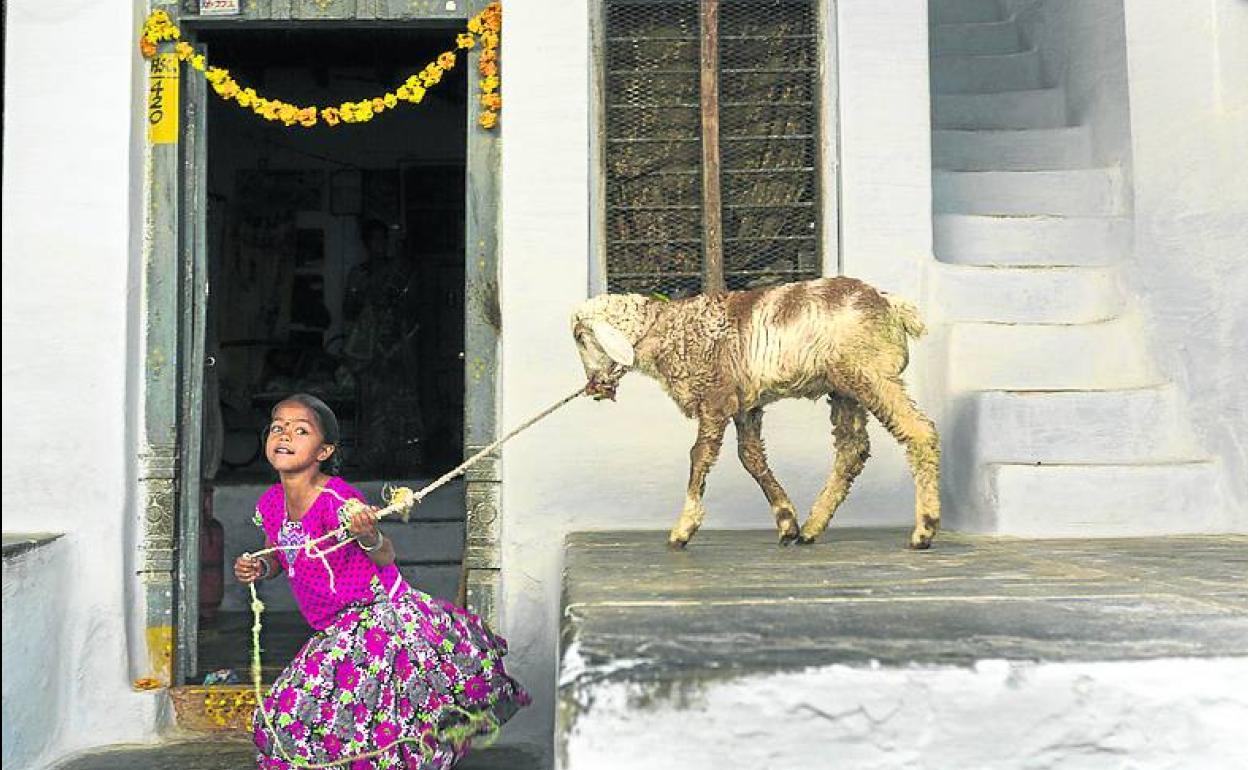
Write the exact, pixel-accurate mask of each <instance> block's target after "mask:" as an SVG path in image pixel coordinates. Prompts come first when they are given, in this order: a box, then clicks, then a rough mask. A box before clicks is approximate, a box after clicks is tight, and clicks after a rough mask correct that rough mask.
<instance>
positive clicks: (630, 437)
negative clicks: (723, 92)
mask: <svg viewBox="0 0 1248 770" xmlns="http://www.w3.org/2000/svg"><path fill="white" fill-rule="evenodd" d="M557 5H558V7H557V9H553V10H552V4H551V3H523V4H521V3H513V4H511V5H510V6H508V9H507V22H506V24H507V29H506V40H507V42H506V46H507V54H506V57H507V58H506V65H505V66H506V73H505V79H504V83H505V85H504V89H505V91H506V92H507V93H509V94H511V96H510V97H508V101H507V109H506V111H505V113H504V117H503V123H502V127H503V186H502V217H503V225H502V233H501V236H502V237H501V239H500V240H501V242H502V244H503V245H502V249H503V251H502V273H503V274H502V303H503V304H502V307H503V364H502V367H503V368H502V375H503V393H502V404H503V423H504V425H505V426H511V425H514V424H517V423H519V422H520V421H522V420H523V419H525V418H526V417H528V416H529V415H530V414H532V413H533V412H535V411H537V410H539V409H540V408H542V407H544V406H546V405H548V404H549V403H551V402H553V401H555V400H557V399H558V398H559V397H560V396H563V395H565V394H567V393H569V392H570V391H572V390H573V389H574V388H576V387H578V386H580V385H582V384H583V381H584V375H583V373H582V371H581V369H580V364H579V362H578V360H577V358H576V356H575V353H574V351H573V346H572V341H571V336H570V331H569V327H568V316H569V312H570V311H571V309H572V308H573V307H574V306H575V305H576V304H577V303H578V302H580V301H582V300H583V299H584V298H585V297H586V294H587V288H586V287H587V284H588V281H589V278H588V269H589V252H588V242H589V225H590V206H591V205H592V201H591V190H592V187H591V169H590V168H589V167H588V165H587V163H586V158H587V156H588V151H589V139H588V132H589V130H590V125H589V119H588V115H589V109H588V107H589V105H588V101H587V99H588V94H589V67H590V66H592V64H593V63H592V62H590V50H589V45H588V43H589V25H590V23H591V20H590V18H589V17H588V14H587V12H586V10H585V8H584V7H583V5H584V4H575V3H573V4H567V3H561V4H557ZM833 7H834V6H833V4H831V3H829V4H828V8H829V9H832V8H833ZM839 7H840V12H839V17H838V19H837V21H838V27H839V32H840V60H841V61H840V65H841V68H842V72H843V73H844V74H843V76H842V77H843V78H849V77H851V76H852V77H854V78H857V79H858V82H857V83H856V84H855V85H854V86H853V87H852V88H850V89H849V90H848V91H847V92H846V93H844V94H843V95H842V107H841V109H842V121H843V125H844V128H843V130H844V136H843V139H842V146H843V152H844V158H845V168H844V180H843V185H844V194H843V199H844V205H845V224H844V242H845V265H846V268H847V272H850V273H852V274H854V275H857V276H859V277H862V278H864V279H866V280H869V281H872V282H874V283H877V284H878V285H880V286H881V287H882V288H887V289H891V290H895V291H897V292H899V293H903V294H907V295H909V296H913V297H915V298H916V299H917V298H918V295H919V293H920V290H921V267H922V264H923V262H924V261H925V260H927V259H930V252H931V248H930V242H931V235H930V231H931V209H930V202H929V196H930V182H929V178H928V167H929V160H928V157H929V156H928V145H929V135H928V132H929V128H928V120H927V115H928V107H927V104H928V96H927V90H928V82H927V44H926V34H927V33H926V30H927V8H926V2H925V0H889V1H888V2H878V1H877V0H842V2H840V3H839ZM581 63H585V66H580V65H581ZM563 64H570V65H572V66H562V65H563ZM521 94H526V95H527V94H532V95H535V97H534V98H522V97H520V96H519V95H521ZM768 414H769V418H768V422H767V423H766V426H765V433H766V437H767V442H768V448H769V453H770V457H771V459H772V461H773V466H774V468H775V470H776V472H777V475H778V476H779V477H780V478H781V480H782V481H783V482H784V483H785V484H786V486H787V487H788V490H789V492H790V494H791V495H792V497H793V498H794V502H795V503H796V504H797V505H798V507H799V509H800V508H805V507H808V506H809V505H810V503H811V502H812V501H813V499H814V496H815V494H816V493H817V492H818V490H819V488H820V487H821V486H822V484H823V482H824V480H825V477H826V475H827V472H828V470H829V469H830V467H831V461H832V453H831V430H830V425H829V422H828V418H827V411H826V406H824V405H823V404H822V403H806V402H801V403H785V404H780V405H777V406H776V407H773V408H772V409H771V410H769V412H768ZM693 437H694V425H693V423H691V422H687V421H685V420H684V418H682V417H681V416H680V414H679V413H678V412H677V410H676V408H675V407H674V406H673V405H671V404H670V403H669V402H668V400H667V398H666V397H665V396H664V395H663V394H662V393H661V392H660V390H659V388H658V386H657V385H655V384H653V383H652V382H650V381H649V380H645V379H642V378H641V377H640V375H632V376H630V377H628V378H626V379H625V380H624V382H623V384H622V386H621V388H620V393H619V401H618V403H615V404H611V403H609V402H604V403H594V402H589V401H584V402H582V401H577V402H574V403H573V404H572V405H571V406H569V407H567V408H565V409H564V410H562V411H561V412H559V413H557V414H556V415H554V416H553V417H551V418H550V419H548V420H547V421H545V422H544V423H542V424H541V425H540V426H538V427H536V428H535V429H533V430H532V431H530V432H529V433H527V434H525V435H523V436H522V437H521V438H519V439H517V440H516V441H515V442H514V443H513V444H511V445H510V446H509V447H508V448H507V449H506V452H505V456H504V486H503V490H504V491H503V495H504V499H503V506H504V512H505V515H504V524H503V526H504V531H503V538H504V545H503V564H504V580H505V584H504V591H503V597H502V613H503V618H504V624H503V625H504V628H503V630H504V632H505V634H506V636H507V637H508V640H509V642H510V644H511V655H510V656H509V663H508V665H509V667H510V668H511V669H512V670H514V672H515V673H516V674H517V675H518V676H519V677H520V678H521V679H522V680H523V681H524V683H525V684H526V685H527V686H528V687H530V688H531V690H532V691H533V694H534V696H535V698H536V702H537V704H538V705H537V706H536V707H534V708H532V709H529V710H527V711H526V712H524V713H523V714H522V715H521V716H519V717H517V719H516V720H515V722H514V723H513V724H511V725H509V727H508V735H507V739H508V740H532V741H534V742H541V743H545V742H546V741H548V740H549V736H550V734H551V730H552V729H553V725H552V719H553V709H552V708H551V706H550V704H551V703H552V702H553V696H554V679H555V672H554V664H555V652H556V647H557V636H556V634H557V628H558V620H559V618H558V608H559V599H560V596H559V592H560V577H561V575H560V570H561V565H560V559H561V552H562V542H563V537H564V535H565V534H566V533H567V532H569V531H573V530H593V529H615V528H623V529H628V528H645V529H653V530H662V531H664V532H665V531H666V530H667V529H668V528H670V527H671V526H672V524H673V523H674V522H675V518H676V515H677V513H678V512H679V510H680V507H681V504H682V502H683V499H684V488H685V482H686V477H687V474H688V453H689V447H690V445H691V444H692V441H693ZM872 438H873V441H874V446H873V455H874V456H873V458H872V460H871V462H870V463H868V465H867V469H866V471H865V472H864V474H863V476H862V477H861V479H860V480H859V482H858V484H857V486H856V487H855V489H854V491H853V492H851V494H850V497H849V499H848V501H847V503H846V506H845V508H844V510H843V511H842V512H841V514H840V515H838V517H837V519H836V520H835V521H834V522H833V525H832V528H831V529H830V530H829V532H828V534H827V537H830V538H835V537H836V528H837V527H838V526H847V525H904V524H906V523H908V522H910V521H912V519H913V492H912V486H911V482H910V479H909V474H908V472H907V471H906V469H905V463H904V456H903V455H902V453H901V451H900V450H899V449H898V448H897V447H896V445H895V443H894V442H893V441H892V440H891V439H889V438H888V437H887V435H886V434H883V433H882V432H880V433H873V436H872ZM733 442H735V438H734V437H733V436H732V433H731V431H730V432H729V436H728V438H727V440H726V442H725V452H724V454H723V456H722V457H721V460H720V463H719V465H718V466H716V468H715V470H714V471H713V472H712V474H711V477H710V481H709V484H708V492H707V508H708V515H707V520H706V523H705V526H706V527H707V528H715V527H721V528H767V527H771V526H772V525H773V522H772V519H771V515H770V513H769V510H768V507H767V504H766V501H765V500H764V498H763V496H762V493H761V492H760V491H759V490H758V488H757V487H756V486H755V484H754V482H753V480H752V479H750V477H749V476H748V475H747V474H746V473H745V472H744V471H743V470H741V468H740V466H739V464H738V462H737V460H736V452H735V447H734V445H733ZM655 537H656V538H662V537H665V535H663V534H658V533H656V535H655ZM690 547H692V548H696V547H697V539H696V537H695V539H694V541H693V543H692V544H691V546H690ZM898 547H901V543H900V542H899V544H898Z"/></svg>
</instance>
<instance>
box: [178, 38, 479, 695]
mask: <svg viewBox="0 0 1248 770" xmlns="http://www.w3.org/2000/svg"><path fill="white" fill-rule="evenodd" d="M453 38H454V34H453V30H449V29H447V30H443V29H437V28H430V27H427V26H425V27H420V28H417V29H413V28H407V29H400V28H371V27H353V28H342V27H334V28H329V27H321V28H313V29H309V28H307V27H301V28H286V29H282V28H260V29H257V28H243V29H230V30H222V29H203V30H200V31H199V34H198V40H199V41H200V42H201V43H203V44H204V45H205V46H206V47H207V52H208V55H209V58H210V60H211V61H212V62H213V63H214V64H216V65H217V66H221V67H224V68H227V69H229V70H230V73H231V74H232V75H233V77H234V78H235V79H237V80H238V81H239V82H240V83H241V84H243V85H244V86H251V87H253V88H255V89H256V90H257V91H258V92H260V93H262V94H264V95H266V96H269V97H272V98H278V99H282V100H284V101H288V102H292V103H296V104H302V105H311V104H315V105H320V106H326V105H335V104H339V103H341V102H344V101H348V100H352V101H356V100H359V99H361V98H364V97H369V96H374V95H380V94H382V93H385V92H387V91H392V90H393V89H394V88H395V86H397V85H398V84H399V83H401V82H402V81H403V80H404V79H405V78H406V77H408V76H409V75H411V74H413V73H415V72H417V71H419V70H420V69H421V68H422V67H423V66H424V65H425V64H426V63H428V62H429V61H431V60H433V59H434V58H435V57H436V56H437V55H438V54H439V53H441V52H442V51H444V50H446V49H447V47H448V45H447V43H448V40H453ZM465 70H466V67H464V66H460V67H457V68H456V69H454V70H451V71H450V72H449V73H448V75H447V78H445V79H444V82H442V83H441V84H439V85H438V86H437V87H436V88H431V89H429V91H428V93H427V94H426V96H425V100H424V102H423V103H422V104H420V105H408V104H401V105H400V106H398V107H397V108H396V109H394V110H392V111H388V112H386V113H383V114H382V115H380V116H378V117H376V118H374V119H373V120H372V121H370V122H368V123H364V124H353V125H340V126H337V127H329V126H325V125H318V126H315V127H313V128H302V127H298V126H295V127H286V126H283V125H282V124H281V123H278V122H270V121H266V120H264V119H262V118H261V117H259V116H257V115H255V114H253V113H252V112H251V111H249V110H244V109H242V108H240V107H239V106H238V105H237V104H234V103H232V102H231V103H227V102H225V101H223V100H221V99H218V98H216V97H215V96H214V95H211V94H210V95H209V101H208V109H207V139H206V146H207V201H206V212H205V216H206V220H207V231H208V233H207V244H208V275H209V278H208V282H209V286H210V294H209V301H208V311H207V314H208V318H207V341H206V350H207V353H208V355H209V356H210V357H211V360H213V362H214V363H213V365H212V366H210V367H209V368H208V370H207V372H208V373H207V382H206V383H205V398H204V402H205V412H206V414H205V451H204V469H203V470H204V478H205V489H206V490H207V496H206V502H207V504H208V505H210V506H211V508H210V510H211V512H212V514H213V515H215V518H216V519H217V521H219V522H220V523H221V525H222V526H223V527H224V543H225V546H224V550H225V553H224V560H225V575H226V578H225V582H226V585H225V597H224V600H223V601H222V603H221V604H220V606H219V609H216V610H213V609H211V608H209V609H207V610H203V609H202V608H203V602H202V601H201V621H200V627H199V634H198V636H199V650H198V664H197V666H196V668H197V671H196V672H195V674H194V678H195V679H196V680H199V679H202V677H203V676H204V675H205V674H206V673H208V672H211V671H214V670H217V669H221V668H233V669H235V670H236V671H237V672H238V673H239V674H240V675H245V672H246V669H247V656H248V655H249V638H248V634H247V628H248V627H249V625H250V621H249V619H247V618H248V617H249V616H248V614H247V612H246V590H245V588H243V587H241V586H239V585H238V584H237V583H235V582H234V581H233V578H232V570H231V565H232V563H233V560H234V559H235V558H236V557H237V555H238V554H239V553H241V552H243V551H246V550H254V549H255V548H257V547H258V542H259V541H258V540H257V538H258V537H260V535H259V533H258V530H256V529H255V527H254V526H252V524H251V521H250V520H251V514H252V506H253V505H254V502H255V499H256V498H257V497H258V496H259V494H260V493H261V492H262V491H263V489H264V487H265V486H267V485H268V484H271V483H273V481H275V477H274V476H273V474H272V471H271V470H270V469H269V467H268V465H267V463H266V462H265V459H264V457H263V453H262V452H261V450H260V446H261V444H260V434H261V431H262V429H263V427H264V426H265V424H266V423H267V420H268V415H269V411H270V410H271V408H272V407H273V405H274V404H275V403H276V402H277V401H279V400H280V399H281V398H282V397H284V396H286V395H288V394H290V393H294V392H300V391H302V392H309V393H313V394H315V395H318V396H320V397H322V398H323V399H324V400H325V401H326V402H328V403H329V404H330V405H331V406H332V407H333V408H334V410H335V412H336V413H337V415H338V417H339V421H340V423H341V426H342V430H343V442H342V447H341V449H342V455H343V459H344V466H343V468H342V470H341V475H342V476H343V477H344V478H346V479H347V480H348V481H350V482H351V483H353V484H355V485H357V486H359V487H361V488H362V489H363V490H364V491H365V492H366V494H368V495H369V496H370V499H372V500H373V501H374V502H377V499H378V497H379V494H380V488H381V486H382V483H383V482H390V483H398V484H404V485H408V486H414V487H417V486H419V485H420V483H421V481H422V480H426V479H429V478H432V477H434V476H436V475H438V474H440V473H441V472H443V471H445V470H448V469H449V468H451V467H453V466H454V465H456V464H457V463H458V462H460V460H461V459H462V447H463V415H464V385H463V383H464V376H463V353H462V351H463V350H464V232H465V230H464V226H465V221H464V219H465V213H464V212H465V197H464V184H465V157H466V133H467V122H466V121H467V118H466V115H467V87H466V83H467V81H466V77H465ZM457 490H458V494H457ZM457 490H456V489H452V490H447V493H446V494H442V493H439V496H438V498H437V499H436V500H435V499H431V500H430V501H429V502H428V503H427V504H426V505H423V506H422V507H421V511H420V512H419V514H418V516H417V520H416V521H414V522H413V524H411V525H400V524H394V525H388V526H389V527H394V528H398V529H402V530H404V531H392V530H391V529H387V534H388V535H392V536H393V537H395V539H396V544H397V545H398V547H399V550H400V568H401V569H402V570H403V571H404V573H405V575H406V576H407V577H408V579H409V580H411V581H412V582H413V584H415V585H419V586H420V587H421V588H422V589H423V590H426V591H428V592H429V593H432V594H434V595H439V596H445V597H447V598H454V597H455V594H456V592H457V588H458V579H459V573H460V564H461V561H462V556H463V519H464V513H463V497H462V488H457ZM416 527H419V528H420V534H419V536H417V534H416V532H415V528H416ZM405 541H406V542H405ZM270 583H271V584H265V585H264V589H265V592H266V594H267V595H266V596H264V600H265V603H266V604H267V605H268V607H269V609H270V612H269V613H268V614H267V615H266V622H265V625H266V629H268V631H267V634H268V636H267V638H265V639H264V640H263V647H264V649H265V664H266V670H267V669H268V668H269V667H270V666H271V665H281V664H284V663H285V662H286V661H288V660H289V659H290V658H291V656H292V655H293V654H294V652H295V651H296V650H297V648H298V646H299V645H301V644H302V643H303V642H304V641H305V640H306V638H307V636H308V633H309V629H308V628H307V626H306V625H305V624H304V623H303V621H302V618H301V617H300V616H299V615H298V614H297V612H296V611H295V607H294V603H293V600H292V599H291V597H290V593H289V589H288V588H287V587H286V586H285V584H284V580H283V579H278V580H275V581H270ZM201 591H202V587H201ZM202 598H203V597H202V596H201V600H202Z"/></svg>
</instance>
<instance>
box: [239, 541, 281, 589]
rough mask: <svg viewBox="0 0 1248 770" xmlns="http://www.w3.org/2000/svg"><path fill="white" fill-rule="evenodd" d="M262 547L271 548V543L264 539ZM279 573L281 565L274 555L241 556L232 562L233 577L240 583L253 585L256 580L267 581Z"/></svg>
mask: <svg viewBox="0 0 1248 770" xmlns="http://www.w3.org/2000/svg"><path fill="white" fill-rule="evenodd" d="M264 547H265V548H272V547H273V541H272V540H269V539H268V538H267V537H266V538H265V539H264ZM281 572H282V563H281V561H279V560H278V558H277V554H275V553H266V554H262V555H260V556H251V557H248V556H246V555H243V556H239V557H238V558H237V559H236V560H235V561H234V577H236V578H238V581H239V582H240V583H254V582H256V581H257V580H267V579H269V578H272V577H277V576H278V575H280V574H281Z"/></svg>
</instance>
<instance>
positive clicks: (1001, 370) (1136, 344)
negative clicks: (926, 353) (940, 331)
mask: <svg viewBox="0 0 1248 770" xmlns="http://www.w3.org/2000/svg"><path fill="white" fill-rule="evenodd" d="M1143 337H1144V334H1143V329H1142V328H1141V324H1140V322H1139V319H1138V318H1136V317H1134V316H1124V317H1120V318H1115V319H1112V320H1109V321H1103V322H1101V323H1092V324H1068V325H1055V324H993V323H955V324H953V326H952V329H951V331H950V345H949V380H950V383H949V384H950V388H951V389H952V390H954V391H962V390H1115V389H1123V388H1142V387H1149V386H1154V385H1157V384H1159V383H1160V378H1159V377H1158V376H1157V374H1156V372H1155V371H1154V369H1153V366H1152V362H1151V360H1150V359H1149V356H1148V354H1147V352H1146V350H1145V347H1144V345H1143V343H1142V340H1143Z"/></svg>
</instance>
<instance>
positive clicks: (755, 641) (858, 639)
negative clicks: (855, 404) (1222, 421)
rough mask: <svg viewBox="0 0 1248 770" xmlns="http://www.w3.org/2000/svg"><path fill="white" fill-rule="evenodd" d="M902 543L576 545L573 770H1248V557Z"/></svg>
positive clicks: (1177, 540)
mask: <svg viewBox="0 0 1248 770" xmlns="http://www.w3.org/2000/svg"><path fill="white" fill-rule="evenodd" d="M905 536H906V532H904V531H902V530H853V529H850V530H838V529H836V528H835V524H834V525H833V528H832V529H831V530H829V532H828V533H827V535H826V539H825V540H824V541H823V542H820V543H817V544H815V545H813V546H808V547H803V548H785V549H782V548H779V547H778V546H776V544H775V542H774V536H773V535H772V533H770V532H724V531H709V532H701V533H699V534H698V535H697V537H696V538H695V539H694V541H693V543H692V544H691V545H690V547H689V549H688V550H687V551H684V552H673V551H669V550H668V549H667V548H666V546H665V535H664V534H663V533H659V532H623V533H584V534H576V535H573V536H571V537H570V538H569V541H568V547H567V554H566V572H565V611H564V618H563V629H562V630H563V642H562V649H561V662H560V681H559V704H558V708H559V712H558V721H559V727H558V729H557V736H558V737H557V741H558V745H557V747H556V748H557V751H558V753H559V762H560V767H563V768H577V769H578V770H579V769H580V768H626V767H627V768H632V767H637V768H641V767H658V766H679V767H681V768H682V770H687V769H688V768H701V767H707V768H710V767H728V766H735V767H776V768H788V767H807V768H810V767H849V768H859V767H870V768H875V767H879V768H884V767H890V768H909V767H915V768H920V767H921V768H944V767H949V768H954V767H957V768H980V767H983V768H987V767H991V768H1014V767H1018V768H1022V767H1080V768H1082V767H1088V768H1092V767H1132V768H1151V767H1206V768H1219V767H1237V766H1248V764H1243V763H1241V760H1248V745H1245V744H1244V743H1243V742H1242V741H1240V740H1238V739H1237V738H1236V737H1235V736H1236V735H1238V733H1239V732H1240V730H1239V729H1238V728H1233V727H1232V725H1236V724H1242V723H1248V537H1244V536H1216V537H1168V538H1140V539H1120V540H1017V539H1004V538H990V537H983V536H973V535H959V534H956V533H948V532H946V533H941V535H940V536H939V537H938V539H937V541H936V544H935V546H934V547H933V549H932V550H931V551H927V552H914V551H909V550H907V549H905V548H904V547H903V543H904V542H905ZM695 747H696V748H695ZM682 749H683V750H682ZM672 752H676V753H675V754H673V753H672ZM665 757H666V758H667V760H666V761H667V762H668V764H667V765H664V758H665ZM674 757H678V758H679V760H680V761H679V762H675V760H674V759H673V758H674ZM1098 761H1099V762H1100V764H1097V762H1098Z"/></svg>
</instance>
